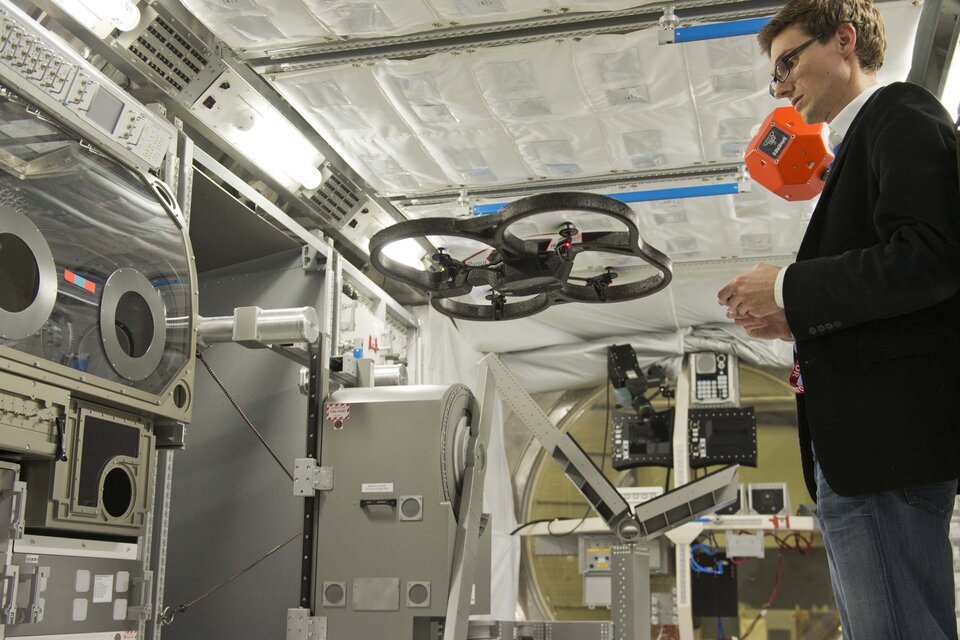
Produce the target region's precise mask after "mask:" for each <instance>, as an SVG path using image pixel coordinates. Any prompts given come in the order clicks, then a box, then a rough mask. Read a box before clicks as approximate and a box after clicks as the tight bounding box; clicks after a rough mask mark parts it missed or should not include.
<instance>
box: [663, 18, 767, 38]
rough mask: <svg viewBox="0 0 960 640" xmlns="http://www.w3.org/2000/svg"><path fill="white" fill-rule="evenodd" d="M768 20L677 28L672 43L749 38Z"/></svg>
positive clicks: (735, 21) (754, 19)
mask: <svg viewBox="0 0 960 640" xmlns="http://www.w3.org/2000/svg"><path fill="white" fill-rule="evenodd" d="M770 18H771V16H766V17H764V18H750V19H748V20H731V21H730V22H715V23H713V24H704V25H699V26H696V27H679V28H677V29H674V30H673V41H674V42H676V43H681V42H696V41H698V40H714V39H716V38H733V37H736V36H749V35H753V34H755V33H759V31H760V29H762V28H763V27H764V25H766V24H767V23H768V22H770Z"/></svg>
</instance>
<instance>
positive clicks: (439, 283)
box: [370, 193, 673, 320]
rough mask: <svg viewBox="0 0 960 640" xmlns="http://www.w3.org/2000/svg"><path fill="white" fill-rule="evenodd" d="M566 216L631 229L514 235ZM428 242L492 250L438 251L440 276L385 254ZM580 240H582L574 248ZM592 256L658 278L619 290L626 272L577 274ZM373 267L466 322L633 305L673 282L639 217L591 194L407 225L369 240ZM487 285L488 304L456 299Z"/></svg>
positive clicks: (567, 227)
mask: <svg viewBox="0 0 960 640" xmlns="http://www.w3.org/2000/svg"><path fill="white" fill-rule="evenodd" d="M559 211H575V212H585V213H589V214H600V215H602V216H607V217H610V218H613V219H615V220H617V221H619V222H620V223H621V224H622V225H624V226H626V231H613V232H612V231H602V232H584V233H582V234H581V232H580V231H579V230H578V229H577V228H576V226H575V224H574V223H573V222H564V223H563V224H562V226H561V228H560V229H559V230H558V231H557V233H558V236H559V237H557V238H556V239H554V240H553V241H543V240H537V239H523V238H520V237H518V236H517V235H516V234H515V233H513V232H511V230H510V228H511V226H512V225H514V224H515V223H517V222H519V221H521V220H523V219H525V218H530V217H531V216H535V215H538V214H543V213H552V212H559ZM426 236H447V237H458V238H465V239H468V240H472V241H475V242H478V243H482V244H485V245H489V246H490V247H492V248H493V249H492V250H491V251H489V253H487V255H486V257H485V258H484V259H482V260H480V261H477V260H470V259H468V260H470V261H469V262H468V261H464V260H457V259H456V258H454V257H453V256H451V255H450V254H449V253H448V252H447V251H446V250H445V249H443V248H439V249H437V253H436V254H434V255H433V256H432V259H433V264H434V266H435V268H436V270H435V271H421V270H418V269H415V268H413V267H410V266H407V265H405V264H402V263H400V262H398V261H396V260H393V259H391V258H390V257H389V256H387V255H386V254H385V253H384V252H383V248H384V247H385V246H387V245H388V244H390V243H392V242H396V241H398V240H404V239H408V238H423V237H426ZM578 237H579V239H580V240H581V241H579V242H575V240H576V239H578ZM588 251H594V252H602V253H608V254H614V255H620V256H630V257H637V258H640V259H642V260H644V261H645V262H646V263H648V264H649V265H651V266H652V267H654V268H656V269H657V271H658V272H659V273H657V274H656V275H653V276H650V277H648V278H645V279H643V280H640V281H637V282H630V283H625V284H619V285H618V284H614V281H615V280H616V279H617V277H618V275H619V274H618V273H617V272H616V270H615V269H614V268H613V267H606V268H605V269H604V270H603V271H602V272H601V273H598V274H597V275H594V276H591V277H585V278H582V277H574V276H572V275H571V272H572V270H573V266H574V260H575V259H576V257H577V256H578V255H579V254H581V253H584V252H588ZM370 261H371V263H372V264H373V266H374V268H376V269H377V270H378V271H379V272H380V273H382V274H384V275H386V276H388V277H391V278H395V279H397V280H400V281H401V282H405V283H407V284H409V285H412V286H414V287H416V288H418V289H420V290H423V291H425V292H426V293H427V294H428V295H429V296H430V303H431V304H432V305H433V307H434V308H435V309H436V310H437V311H439V312H441V313H444V314H446V315H448V316H452V317H454V318H460V319H464V320H512V319H515V318H522V317H525V316H529V315H533V314H535V313H539V312H540V311H543V310H544V309H546V308H547V307H549V306H550V305H552V304H561V303H565V302H591V303H605V302H623V301H625V300H634V299H636V298H642V297H644V296H648V295H651V294H653V293H656V292H657V291H660V290H661V289H663V288H665V287H666V286H667V285H668V284H670V280H671V278H672V276H673V272H672V271H671V266H670V259H669V258H668V257H667V256H666V255H664V254H663V253H661V252H660V251H658V250H657V249H655V248H653V247H652V246H650V245H648V244H647V243H646V242H644V241H643V239H642V238H641V237H640V228H639V219H638V217H637V215H636V213H634V212H633V210H632V209H630V207H628V206H627V205H625V204H623V203H622V202H620V201H618V200H615V199H613V198H610V197H608V196H602V195H597V194H591V193H549V194H540V195H534V196H530V197H527V198H523V199H522V200H517V201H516V202H513V203H511V204H510V205H508V206H506V207H505V208H504V209H503V210H502V211H500V212H499V213H495V214H491V215H486V216H481V217H474V218H422V219H420V220H407V221H404V222H400V223H398V224H395V225H393V226H391V227H388V228H386V229H383V230H381V231H380V232H378V233H377V234H376V235H374V236H373V238H371V239H370ZM483 286H488V287H490V291H489V293H488V294H487V296H486V300H487V301H488V304H480V303H479V301H478V303H476V304H475V303H471V302H463V301H461V300H455V299H454V298H457V297H460V296H466V295H468V294H470V292H471V290H472V289H473V288H474V287H483ZM518 298H519V299H518Z"/></svg>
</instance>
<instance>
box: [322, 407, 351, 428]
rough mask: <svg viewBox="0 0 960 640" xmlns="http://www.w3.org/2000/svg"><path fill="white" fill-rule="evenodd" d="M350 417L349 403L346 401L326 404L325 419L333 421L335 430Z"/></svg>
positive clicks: (341, 426)
mask: <svg viewBox="0 0 960 640" xmlns="http://www.w3.org/2000/svg"><path fill="white" fill-rule="evenodd" d="M349 419H350V405H349V404H347V403H333V404H328V405H327V420H329V421H331V422H332V423H333V428H334V429H335V430H337V431H339V430H340V429H343V423H344V422H346V421H347V420H349Z"/></svg>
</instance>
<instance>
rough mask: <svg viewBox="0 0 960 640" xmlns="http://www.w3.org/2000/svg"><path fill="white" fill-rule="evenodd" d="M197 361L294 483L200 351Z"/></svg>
mask: <svg viewBox="0 0 960 640" xmlns="http://www.w3.org/2000/svg"><path fill="white" fill-rule="evenodd" d="M197 359H198V360H200V362H202V363H203V366H204V367H206V368H207V371H208V372H209V373H210V377H211V378H213V381H214V382H216V383H217V386H218V387H220V390H221V391H223V394H224V395H225V396H227V400H229V401H230V404H232V405H233V408H234V409H236V410H237V413H239V414H240V417H241V418H243V421H244V422H246V423H247V426H248V427H250V430H251V431H253V433H254V434H255V435H256V436H257V439H259V440H260V444H262V445H263V446H264V447H266V449H267V451H269V452H270V455H271V456H273V459H274V460H276V461H277V464H278V465H280V468H281V469H283V472H284V473H285V474H287V477H288V478H290V481H291V482H293V481H294V480H293V474H292V473H290V472H289V471H288V470H287V467H286V465H284V464H283V463H282V462H280V458H279V457H277V454H276V453H274V451H273V449H272V448H270V445H269V444H267V441H266V440H264V439H263V436H262V435H260V432H259V431H257V428H256V427H255V426H253V423H252V422H250V418H248V417H247V414H246V413H244V412H243V409H241V408H240V405H239V404H237V401H236V400H234V399H233V396H231V395H230V392H229V391H227V388H226V387H225V386H223V383H222V382H221V381H220V378H219V377H217V374H216V373H214V372H213V369H211V368H210V363H208V362H207V359H206V358H204V357H203V354H202V353H201V352H200V351H197Z"/></svg>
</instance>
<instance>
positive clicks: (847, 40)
mask: <svg viewBox="0 0 960 640" xmlns="http://www.w3.org/2000/svg"><path fill="white" fill-rule="evenodd" d="M837 43H838V45H839V46H840V53H841V54H843V56H844V57H848V56H851V55H854V54H856V52H857V29H856V27H854V26H853V25H852V24H851V23H849V22H844V23H843V24H841V25H840V26H839V27H837Z"/></svg>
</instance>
